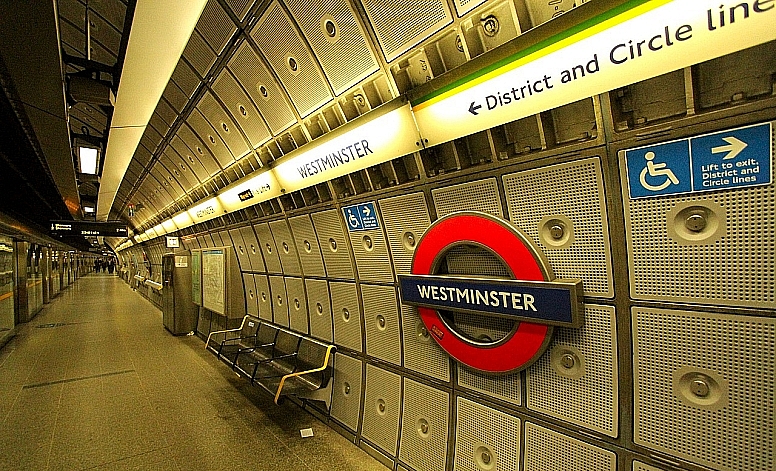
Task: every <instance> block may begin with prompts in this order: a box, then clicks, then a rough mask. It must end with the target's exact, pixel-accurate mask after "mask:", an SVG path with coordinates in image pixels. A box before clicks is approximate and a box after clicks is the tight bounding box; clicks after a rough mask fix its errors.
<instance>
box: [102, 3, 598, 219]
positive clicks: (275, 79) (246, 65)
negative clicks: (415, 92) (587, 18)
mask: <svg viewBox="0 0 776 471" xmlns="http://www.w3.org/2000/svg"><path fill="white" fill-rule="evenodd" d="M561 3H562V5H560V6H559V9H560V11H562V10H563V9H570V8H572V7H573V6H574V2H573V1H565V0H564V1H563V2H561ZM579 3H584V2H579ZM141 4H142V2H138V9H139V8H140V5H141ZM556 10H558V9H554V7H548V6H547V2H538V1H537V2H534V1H531V0H525V1H517V2H514V1H509V0H507V1H492V0H491V1H487V2H486V1H484V0H482V1H469V2H465V1H462V0H455V1H454V2H447V1H446V0H424V1H422V2H381V1H376V0H360V1H352V2H351V1H348V0H327V1H325V2H308V1H306V0H283V1H279V0H275V1H272V2H266V1H258V2H253V1H246V0H223V1H217V0H209V1H208V2H207V3H206V4H205V5H204V8H203V9H202V14H201V15H200V16H199V19H198V20H196V18H195V19H194V21H196V25H195V27H194V28H193V31H192V32H191V35H190V37H188V38H187V39H188V42H187V43H185V47H183V48H182V54H181V55H180V58H179V59H178V61H177V64H175V63H174V64H172V65H171V67H170V73H171V75H170V79H169V81H167V82H166V83H165V84H164V85H162V86H161V88H162V89H163V91H162V92H161V98H160V99H158V101H157V102H155V106H156V107H155V109H154V110H153V112H152V113H149V115H150V119H148V120H147V123H148V124H147V125H145V123H142V121H143V120H142V119H139V120H137V121H134V122H132V123H128V124H127V126H130V127H125V128H120V129H116V128H114V126H116V117H115V116H114V123H113V124H112V130H111V139H113V138H114V133H115V136H116V140H117V141H118V139H119V138H120V136H123V135H128V136H127V138H126V141H127V142H126V144H125V145H126V146H128V147H131V143H132V142H133V141H135V140H138V141H139V144H138V145H137V147H136V150H135V152H134V153H133V154H132V157H131V159H130V158H129V155H130V154H129V153H126V152H125V153H123V154H122V155H123V156H124V159H126V160H125V161H124V162H121V164H120V165H118V166H117V169H116V170H121V169H122V166H123V168H126V173H122V175H123V178H122V179H117V178H118V177H117V176H111V177H110V178H111V179H112V180H111V186H110V192H109V191H108V185H106V182H107V179H106V177H105V176H103V183H102V187H101V195H100V201H99V216H100V217H101V218H102V219H105V218H108V219H125V220H128V221H129V224H130V225H131V226H132V227H134V228H135V231H136V232H143V231H144V230H146V229H148V228H150V227H153V226H155V225H158V224H159V223H160V222H161V221H162V220H165V219H168V218H169V217H170V216H172V215H173V214H175V213H178V212H179V211H181V210H184V209H187V208H189V207H191V206H193V205H194V204H195V203H197V202H198V201H200V200H202V199H204V198H206V197H208V195H212V194H213V193H216V192H217V191H219V190H220V189H222V188H224V187H226V186H227V185H229V184H230V183H232V182H234V181H236V180H239V179H240V178H242V177H244V176H246V175H248V174H250V173H252V172H254V171H255V170H258V169H259V168H262V167H265V166H267V165H269V164H271V162H273V161H274V160H276V159H278V158H280V157H282V156H283V155H286V154H288V153H289V152H292V151H294V150H295V149H296V148H298V147H300V146H302V145H304V144H305V143H307V142H310V141H313V140H315V139H317V138H319V137H321V136H323V135H325V134H326V133H328V132H330V131H331V130H333V129H336V128H338V127H339V126H341V125H343V124H345V123H347V122H349V121H351V120H353V119H355V118H357V117H359V116H362V115H364V114H366V113H368V112H369V111H370V110H372V109H374V108H376V107H378V106H380V105H382V104H383V103H386V102H388V101H391V100H392V99H393V98H395V97H397V96H399V95H402V94H405V93H407V92H408V91H409V90H411V89H413V88H414V87H417V86H420V85H422V84H424V83H426V82H427V81H429V80H431V79H433V78H434V77H436V76H438V75H441V74H443V73H445V72H447V71H449V70H452V69H454V68H456V67H458V66H460V65H462V64H464V63H466V62H468V61H470V60H471V59H473V58H475V57H477V56H480V55H481V54H483V53H485V52H488V51H490V50H492V49H495V48H496V47H498V46H499V45H501V44H504V43H506V42H507V41H509V40H511V39H514V38H515V37H516V36H518V35H520V34H521V32H522V31H526V30H528V29H531V28H532V27H534V26H536V25H539V24H541V23H544V22H546V21H548V20H550V19H552V18H553V15H556V14H557V11H556ZM188 13H189V14H190V13H191V12H190V11H189V12H188ZM191 16H192V15H189V18H191ZM141 24H142V23H140V24H139V23H138V21H137V14H136V19H135V24H134V25H133V31H132V34H135V28H140V25H141ZM156 28H157V29H158V28H159V27H158V25H157V26H156ZM153 47H157V48H158V43H149V44H147V45H146V46H145V49H144V53H145V52H146V50H151V49H153ZM131 48H132V42H131V41H130V45H129V47H128V51H127V60H128V61H129V57H130V54H131ZM154 51H155V50H154ZM172 55H174V54H171V56H172ZM141 57H142V56H141ZM155 57H156V56H154V60H157V59H156V58H155ZM146 61H147V62H153V61H150V60H148V59H147V54H146ZM127 71H128V67H125V70H124V73H123V75H122V84H123V83H124V82H123V81H124V80H125V79H126V78H127V77H128V72H127ZM162 72H164V73H162ZM145 73H152V72H151V71H148V70H147V71H146V72H145ZM157 73H158V76H157V77H155V80H157V81H158V80H159V79H160V77H165V76H166V75H165V73H166V69H164V70H159V71H158V72H157ZM127 80H128V79H127ZM122 93H123V91H122V90H121V88H120V89H119V96H118V100H121V98H122ZM148 95H149V96H150V97H151V98H153V96H154V93H151V92H150V91H149V93H148ZM149 101H150V99H149ZM120 106H121V103H120V102H119V103H117V111H116V115H118V114H119V113H118V111H119V107H120ZM141 123H142V125H141ZM142 126H144V127H142ZM117 131H118V132H117ZM129 134H131V136H129ZM117 147H118V146H117ZM110 151H111V146H110V145H109V152H110ZM108 163H109V162H107V161H106V168H107V166H108ZM111 171H113V170H111ZM122 172H123V170H122ZM117 173H118V172H117ZM103 189H104V190H103ZM111 192H115V199H114V198H113V194H111ZM130 205H131V206H132V207H133V211H134V214H135V215H134V217H133V218H131V219H130V218H129V217H128V208H129V207H130Z"/></svg>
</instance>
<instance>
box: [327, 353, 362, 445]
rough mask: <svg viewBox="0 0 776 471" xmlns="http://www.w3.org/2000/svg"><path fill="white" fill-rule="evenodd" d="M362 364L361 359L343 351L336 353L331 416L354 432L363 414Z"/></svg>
mask: <svg viewBox="0 0 776 471" xmlns="http://www.w3.org/2000/svg"><path fill="white" fill-rule="evenodd" d="M362 365H363V363H362V362H361V360H358V359H356V358H352V357H349V356H347V355H345V354H343V353H337V354H336V355H334V379H333V381H334V384H333V386H332V400H331V416H332V417H333V418H335V419H336V420H337V421H339V422H340V423H341V424H342V425H344V426H345V427H347V428H349V429H350V430H352V431H354V432H355V431H356V430H358V416H359V415H360V414H361V386H362V385H361V372H362V368H363V366H362Z"/></svg>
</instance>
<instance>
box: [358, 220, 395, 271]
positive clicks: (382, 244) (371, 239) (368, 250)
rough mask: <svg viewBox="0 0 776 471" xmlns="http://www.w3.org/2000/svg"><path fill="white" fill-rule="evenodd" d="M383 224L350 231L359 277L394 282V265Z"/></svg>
mask: <svg viewBox="0 0 776 471" xmlns="http://www.w3.org/2000/svg"><path fill="white" fill-rule="evenodd" d="M378 219H379V218H378ZM382 226H383V222H382V221H380V228H379V229H371V230H368V231H353V232H350V231H349V232H348V237H349V238H350V246H351V247H352V249H353V255H354V257H355V259H356V269H357V270H358V277H359V279H361V280H362V281H383V282H387V283H391V282H393V267H392V266H391V259H390V257H389V256H388V245H387V243H386V241H385V234H383V229H382Z"/></svg>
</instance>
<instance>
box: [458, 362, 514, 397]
mask: <svg viewBox="0 0 776 471" xmlns="http://www.w3.org/2000/svg"><path fill="white" fill-rule="evenodd" d="M458 385H459V386H461V387H464V388H466V389H471V390H472V391H477V392H480V393H483V394H486V395H488V396H492V397H494V398H496V399H501V400H502V401H505V402H509V403H512V404H514V405H516V406H519V405H520V404H521V403H522V397H521V391H522V389H523V387H522V381H521V379H520V373H519V372H518V373H510V374H505V375H498V376H494V375H492V374H488V373H481V372H479V371H475V370H472V369H470V368H467V367H465V366H463V365H460V364H458Z"/></svg>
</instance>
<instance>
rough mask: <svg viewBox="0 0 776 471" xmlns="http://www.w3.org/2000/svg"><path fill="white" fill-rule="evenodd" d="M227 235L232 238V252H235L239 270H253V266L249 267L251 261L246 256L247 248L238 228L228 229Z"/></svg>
mask: <svg viewBox="0 0 776 471" xmlns="http://www.w3.org/2000/svg"><path fill="white" fill-rule="evenodd" d="M229 236H230V237H231V238H232V243H233V245H234V253H235V254H237V261H238V262H240V270H241V271H253V268H252V267H251V261H250V259H249V258H248V250H247V249H246V247H245V241H244V240H243V238H242V234H241V233H240V229H232V230H230V231H229Z"/></svg>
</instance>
